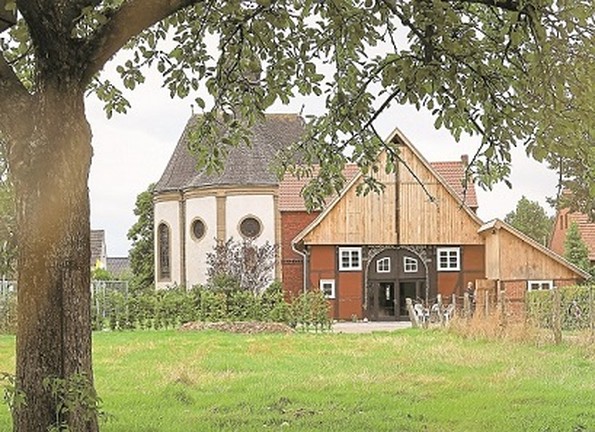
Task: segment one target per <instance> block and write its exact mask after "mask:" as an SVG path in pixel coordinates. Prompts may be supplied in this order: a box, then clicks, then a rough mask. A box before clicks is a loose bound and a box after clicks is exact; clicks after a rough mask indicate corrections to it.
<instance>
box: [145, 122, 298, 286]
mask: <svg viewBox="0 0 595 432" xmlns="http://www.w3.org/2000/svg"><path fill="white" fill-rule="evenodd" d="M197 119H198V116H193V117H192V118H191V119H190V120H189V122H188V124H187V126H186V128H185V130H184V133H183V134H182V137H181V138H180V140H179V142H178V145H177V146H176V149H175V150H174V153H173V155H172V157H171V159H170V161H169V163H168V165H167V167H166V168H165V171H164V172H163V175H162V176H161V179H160V180H159V181H158V182H157V184H156V187H155V195H154V204H155V208H154V210H155V230H154V232H155V285H156V287H157V289H159V288H165V287H167V286H171V285H174V284H178V285H180V284H183V285H186V286H192V285H195V284H202V283H205V282H206V279H207V266H206V256H207V253H209V252H212V251H213V248H214V246H215V245H216V242H217V241H226V240H228V239H229V238H233V239H235V240H241V239H242V238H250V239H253V240H254V242H255V243H256V244H259V245H262V244H264V243H265V242H269V243H271V244H279V243H280V241H281V226H280V224H281V222H280V212H279V202H278V188H279V181H278V179H277V177H276V176H275V174H274V173H273V172H272V170H271V166H270V164H271V162H272V160H273V159H274V157H275V156H276V155H277V153H278V152H279V150H281V149H285V148H287V147H288V146H289V145H290V144H292V143H294V142H295V141H297V140H298V139H299V137H300V136H301V134H302V133H303V129H304V122H303V120H302V118H301V117H300V116H298V115H296V114H268V115H267V116H266V119H265V121H263V122H262V123H260V124H258V125H256V126H255V127H254V128H253V130H252V138H251V147H247V146H246V145H243V144H242V145H240V146H238V147H236V148H233V149H231V150H230V152H229V156H228V159H227V161H226V163H225V169H224V171H223V172H222V173H221V175H208V174H207V173H206V172H204V171H199V170H197V169H196V159H195V158H194V157H193V156H192V155H191V154H190V152H189V150H188V135H189V128H191V127H192V126H193V125H194V124H195V123H196V121H197ZM277 271H279V269H277Z"/></svg>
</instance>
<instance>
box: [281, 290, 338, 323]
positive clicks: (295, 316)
mask: <svg viewBox="0 0 595 432" xmlns="http://www.w3.org/2000/svg"><path fill="white" fill-rule="evenodd" d="M289 323H290V325H293V326H295V327H297V328H301V329H302V330H305V331H308V330H310V329H313V330H314V331H325V330H329V329H330V327H331V319H330V318H329V304H328V300H327V299H326V298H325V297H324V294H323V293H322V292H321V291H320V290H317V289H312V290H310V291H307V292H305V293H303V294H300V295H299V296H298V297H297V298H295V299H294V300H293V302H292V303H291V308H290V321H289Z"/></svg>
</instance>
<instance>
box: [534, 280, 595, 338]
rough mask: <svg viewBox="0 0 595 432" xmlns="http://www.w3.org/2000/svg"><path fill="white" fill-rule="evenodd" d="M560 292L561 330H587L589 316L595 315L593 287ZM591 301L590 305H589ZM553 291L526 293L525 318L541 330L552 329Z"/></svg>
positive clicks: (571, 288)
mask: <svg viewBox="0 0 595 432" xmlns="http://www.w3.org/2000/svg"><path fill="white" fill-rule="evenodd" d="M558 290H559V292H560V318H561V325H562V330H580V329H587V328H589V325H590V319H591V318H590V314H593V313H595V304H594V300H593V299H595V287H594V286H568V287H562V288H558ZM589 301H591V304H589ZM553 304H554V301H553V291H530V292H528V293H527V297H526V306H527V316H528V318H529V319H531V320H532V321H534V322H535V323H536V324H537V325H539V326H540V327H543V328H552V317H553V312H554V311H553Z"/></svg>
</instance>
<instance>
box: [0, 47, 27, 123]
mask: <svg viewBox="0 0 595 432" xmlns="http://www.w3.org/2000/svg"><path fill="white" fill-rule="evenodd" d="M30 98H31V95H30V94H29V92H28V91H27V89H26V88H25V87H24V86H23V84H22V83H21V80H19V77H18V76H17V75H16V74H15V72H14V70H12V68H11V67H10V65H9V64H8V62H7V61H6V59H5V58H4V56H3V55H2V52H0V130H10V129H11V125H12V126H13V127H14V126H15V122H16V123H18V121H17V120H18V116H19V115H20V114H21V113H22V112H24V111H25V110H26V109H27V108H26V107H27V106H28V103H29V101H30Z"/></svg>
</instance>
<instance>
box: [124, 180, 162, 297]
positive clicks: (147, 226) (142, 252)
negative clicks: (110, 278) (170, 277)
mask: <svg viewBox="0 0 595 432" xmlns="http://www.w3.org/2000/svg"><path fill="white" fill-rule="evenodd" d="M154 187H155V185H154V184H150V185H149V187H148V188H147V190H145V191H143V192H141V193H139V194H138V196H137V197H136V203H135V205H134V214H135V215H136V216H137V217H138V219H137V221H136V222H135V224H134V225H132V227H130V229H129V230H128V240H131V241H132V248H131V249H130V252H129V256H130V270H131V271H132V280H131V281H130V282H131V284H132V289H133V290H139V289H141V290H142V289H146V288H149V287H151V286H153V283H154V281H155V271H154V268H155V263H154V259H155V258H154V257H155V253H154V250H153V249H154V248H153V244H154V241H153V222H154V216H153V215H154V213H153V195H152V192H153V189H154Z"/></svg>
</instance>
